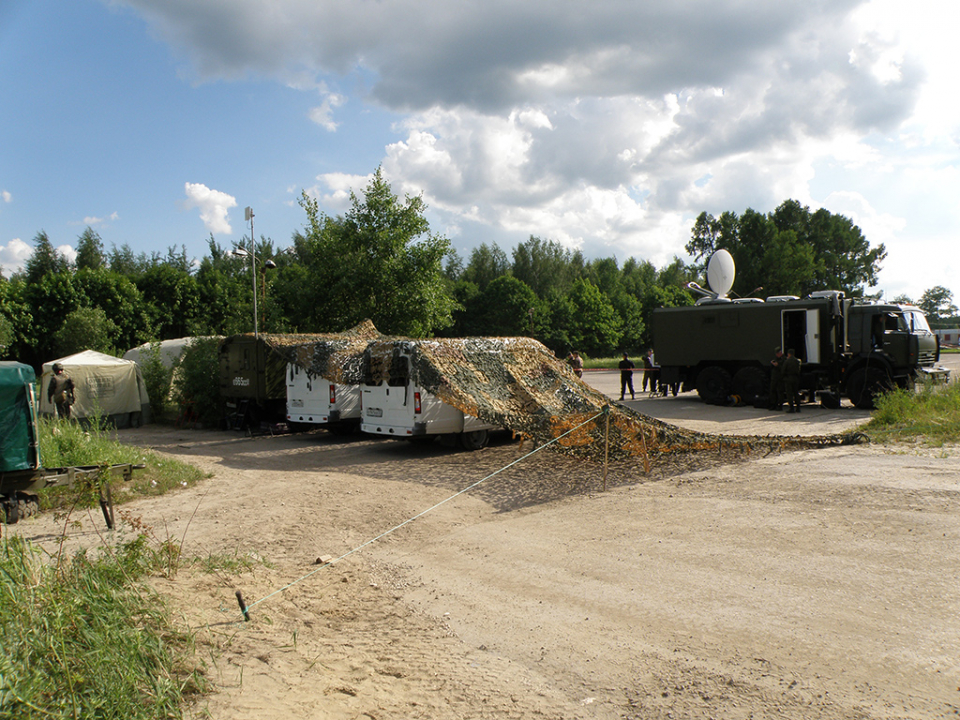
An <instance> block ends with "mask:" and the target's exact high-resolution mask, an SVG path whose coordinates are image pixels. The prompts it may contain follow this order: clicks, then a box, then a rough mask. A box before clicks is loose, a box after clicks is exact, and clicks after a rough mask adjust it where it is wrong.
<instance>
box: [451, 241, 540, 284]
mask: <svg viewBox="0 0 960 720" xmlns="http://www.w3.org/2000/svg"><path fill="white" fill-rule="evenodd" d="M509 272H510V260H509V259H508V258H507V254H506V253H505V252H504V251H503V250H501V249H500V248H499V247H498V246H497V245H496V244H494V245H487V244H486V243H482V244H481V245H480V246H479V247H475V248H474V249H473V250H472V251H471V252H470V262H469V263H467V266H466V268H464V270H463V274H462V275H461V276H460V278H461V279H462V280H466V281H467V282H472V283H474V284H475V285H476V286H477V288H478V289H479V290H480V291H481V292H482V291H483V290H486V289H487V286H488V285H489V284H490V283H492V282H493V281H494V280H496V279H497V278H499V277H501V276H503V275H506V274H507V273H509ZM528 287H529V286H528Z"/></svg>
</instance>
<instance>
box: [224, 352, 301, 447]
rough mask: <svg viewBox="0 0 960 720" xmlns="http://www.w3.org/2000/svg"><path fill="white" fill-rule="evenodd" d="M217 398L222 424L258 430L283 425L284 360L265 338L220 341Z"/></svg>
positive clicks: (285, 407) (285, 396)
mask: <svg viewBox="0 0 960 720" xmlns="http://www.w3.org/2000/svg"><path fill="white" fill-rule="evenodd" d="M219 357H220V397H221V398H223V401H224V407H225V415H224V424H225V425H226V426H227V427H228V428H231V429H237V430H240V429H247V428H248V429H251V430H256V429H259V427H260V424H261V423H262V422H267V423H274V422H282V421H283V420H284V419H285V418H286V412H287V384H286V372H287V361H286V359H284V358H283V357H282V356H281V355H280V354H279V353H277V351H276V350H275V349H274V348H273V347H272V346H271V345H270V344H269V343H267V342H266V340H265V336H264V335H254V334H252V333H246V334H243V335H231V336H229V337H226V338H224V339H223V340H221V341H220V356H219Z"/></svg>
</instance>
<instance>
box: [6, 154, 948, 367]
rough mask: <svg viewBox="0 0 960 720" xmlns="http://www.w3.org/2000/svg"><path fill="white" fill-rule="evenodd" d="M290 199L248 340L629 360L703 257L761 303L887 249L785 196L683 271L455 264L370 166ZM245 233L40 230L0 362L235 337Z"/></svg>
mask: <svg viewBox="0 0 960 720" xmlns="http://www.w3.org/2000/svg"><path fill="white" fill-rule="evenodd" d="M301 206H302V207H303V209H304V212H305V215H306V222H305V224H304V227H303V228H302V229H301V230H298V231H296V232H295V233H294V235H293V244H292V245H291V246H290V247H288V248H285V249H283V250H280V249H279V248H278V247H276V246H275V244H274V242H273V241H272V240H270V239H268V238H264V237H261V238H260V240H259V241H258V242H257V244H256V258H257V261H256V264H255V275H254V276H253V277H255V278H256V280H255V282H256V284H257V296H258V298H257V299H258V303H257V311H258V326H259V329H260V331H261V332H268V333H317V332H337V331H341V330H345V329H347V328H349V327H352V326H354V325H356V324H357V323H358V322H360V321H362V320H364V319H367V318H369V319H370V320H372V321H373V323H374V324H375V325H376V327H377V328H378V329H379V330H380V331H381V332H384V333H386V334H391V335H402V336H411V337H430V336H446V337H465V336H512V335H525V336H529V337H534V338H536V339H538V340H540V341H541V342H543V343H544V344H545V345H546V346H547V347H549V348H550V349H551V350H553V351H554V352H556V353H557V354H558V355H561V356H562V355H565V354H566V353H568V352H569V351H570V350H573V349H576V350H579V351H580V352H582V353H585V354H586V355H588V356H611V355H614V354H618V353H620V352H629V353H631V354H638V353H640V352H641V351H642V350H643V349H644V348H645V347H648V346H649V345H650V344H651V337H650V331H649V327H650V324H649V319H650V314H651V313H652V311H653V310H654V309H655V308H658V307H666V306H680V305H688V304H692V303H693V302H694V299H695V298H694V297H693V296H692V295H691V293H690V292H689V291H688V290H687V289H686V285H687V283H688V282H690V281H701V278H702V276H703V272H704V267H705V262H706V260H707V259H708V257H709V255H710V253H711V252H713V251H714V250H716V249H719V248H726V249H727V250H729V251H730V252H731V254H732V255H733V257H734V259H735V261H736V263H737V282H736V286H735V290H738V291H739V292H741V293H743V294H745V295H746V294H752V288H758V290H757V291H756V292H758V293H759V287H760V286H763V288H764V292H763V293H760V295H772V294H795V295H801V294H805V293H807V292H809V291H810V290H817V289H841V290H844V291H845V292H847V294H848V295H851V296H858V295H862V294H863V291H864V287H865V286H866V285H872V284H873V283H874V282H875V280H876V274H877V272H878V270H879V265H880V263H881V262H882V260H883V259H884V257H885V255H886V251H885V249H884V248H883V246H882V245H880V246H879V247H877V248H871V247H870V246H869V244H868V243H867V241H866V240H865V238H863V236H862V234H861V233H860V230H859V228H857V227H856V226H855V225H853V224H852V223H851V222H850V221H849V220H848V219H846V218H844V217H842V216H839V215H831V214H830V213H828V212H826V211H823V210H818V211H816V212H814V213H811V212H810V211H809V209H808V208H806V207H804V206H802V205H800V203H798V202H796V201H792V200H791V201H787V202H785V203H783V205H781V206H780V207H779V208H777V210H776V211H775V212H773V213H770V214H769V215H762V214H760V213H757V212H755V211H753V210H747V211H746V212H745V213H743V215H740V216H738V215H736V214H734V213H724V214H723V215H721V216H720V217H719V218H713V217H712V216H710V215H707V214H705V213H704V214H701V216H700V217H699V218H698V219H697V222H696V224H695V225H694V227H693V230H692V237H691V240H690V242H689V243H688V244H687V247H686V249H687V252H689V253H690V255H691V256H692V257H694V259H695V262H694V263H692V264H687V263H685V262H684V261H682V260H681V259H680V258H674V260H673V262H672V263H670V264H669V265H667V266H665V267H661V268H657V267H655V266H654V265H653V264H652V263H650V262H649V261H646V260H638V259H636V258H632V257H631V258H628V259H627V260H626V261H624V262H623V263H622V264H621V263H620V262H618V260H617V259H616V258H601V259H594V260H587V259H586V258H584V256H583V255H582V253H581V252H580V251H578V250H569V249H566V248H564V247H563V246H562V245H561V244H560V243H558V242H555V241H552V240H548V239H542V238H539V237H535V236H531V237H530V238H529V239H528V240H527V241H526V242H523V243H520V244H519V245H517V246H516V247H515V248H513V249H512V251H511V252H510V253H509V254H508V253H507V252H506V251H504V250H503V249H501V248H500V247H499V246H497V245H496V244H482V245H480V246H479V247H477V248H475V249H474V250H472V251H471V252H470V254H469V257H468V258H461V257H460V256H459V255H458V254H457V253H456V252H455V251H454V250H453V248H452V247H451V244H450V241H449V240H448V239H447V238H446V237H444V236H442V235H438V234H436V233H434V232H432V231H431V230H430V227H429V224H428V222H427V220H426V218H425V210H426V208H425V205H424V203H423V200H422V198H420V197H409V196H407V197H405V198H400V197H398V196H397V195H395V194H394V193H393V191H392V189H391V187H390V185H389V183H388V182H387V181H386V180H385V179H384V178H383V176H382V173H381V171H380V170H379V169H378V170H377V171H376V173H375V174H374V176H373V178H372V180H371V181H370V183H369V184H368V186H367V187H366V188H365V189H364V190H363V192H362V193H361V194H359V195H357V194H351V205H350V209H349V210H348V211H347V212H346V213H345V214H343V215H339V216H335V217H333V216H329V215H326V214H324V213H322V212H320V210H319V208H318V205H317V203H316V201H315V200H313V199H311V198H310V197H308V196H307V195H306V194H304V195H303V196H302V197H301ZM250 240H251V239H250V238H249V237H247V238H244V239H243V240H242V241H240V242H239V243H238V244H236V245H233V246H231V247H223V246H221V245H220V244H219V243H217V242H216V241H215V240H214V238H213V237H212V236H211V237H210V239H209V242H208V248H209V249H208V253H207V254H206V255H205V256H204V257H203V258H202V259H200V260H199V261H195V260H193V259H191V258H189V257H188V256H187V254H186V249H185V248H180V249H176V248H171V249H169V250H168V251H167V253H166V254H165V255H161V254H159V253H154V254H151V255H147V254H139V255H137V254H135V253H134V252H133V251H132V250H131V249H130V248H129V246H127V245H124V246H122V247H120V248H116V247H114V248H113V249H111V250H109V251H107V250H105V249H104V247H103V243H102V240H101V238H100V237H99V235H98V234H97V233H96V232H94V231H93V230H92V229H91V228H87V229H86V230H85V231H84V232H83V234H82V235H81V236H80V237H79V239H78V243H77V255H76V260H75V262H73V263H70V262H68V261H67V259H66V258H65V257H64V256H63V255H62V254H60V253H58V252H57V251H56V249H55V248H54V246H53V244H52V242H51V241H50V239H49V237H48V236H47V234H46V233H45V232H42V231H41V232H40V233H39V234H38V235H37V236H36V238H35V240H34V243H35V249H34V252H33V254H32V256H31V257H30V259H29V261H28V262H27V264H26V267H25V268H24V269H23V270H22V271H20V272H18V273H16V274H14V275H13V276H12V277H11V278H9V279H2V278H0V348H2V350H0V353H2V357H4V358H6V359H16V360H20V361H21V362H26V363H29V364H32V365H34V366H35V367H39V365H40V364H42V363H43V362H46V361H49V360H50V359H52V358H55V357H61V356H64V355H68V354H71V353H73V352H79V351H81V350H84V349H95V350H99V351H101V352H107V353H111V354H117V355H120V354H122V353H123V352H125V351H126V350H128V349H130V348H132V347H136V346H138V345H140V344H142V343H144V342H148V341H156V340H165V339H170V338H179V337H189V336H210V335H233V334H237V333H243V332H251V331H252V330H253V294H254V291H253V281H252V276H251V260H250V256H249V254H247V255H245V256H244V255H242V254H237V252H236V251H238V250H242V251H246V252H247V253H249V252H250V250H251V249H252V248H251V245H250ZM745 288H750V289H745ZM940 289H941V290H942V288H940ZM951 299H952V297H951V296H949V292H948V293H947V296H946V301H945V304H944V303H943V302H941V304H940V306H938V307H939V308H940V309H949V307H950V300H951ZM939 300H941V301H943V300H944V298H943V296H942V295H941V296H940V297H939ZM953 311H954V312H955V311H956V308H953Z"/></svg>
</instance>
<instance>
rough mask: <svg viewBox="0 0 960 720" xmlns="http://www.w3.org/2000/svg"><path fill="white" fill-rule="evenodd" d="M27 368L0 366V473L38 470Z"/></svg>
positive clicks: (10, 364) (30, 373)
mask: <svg viewBox="0 0 960 720" xmlns="http://www.w3.org/2000/svg"><path fill="white" fill-rule="evenodd" d="M36 379H37V378H36V373H34V371H33V368H32V367H30V366H29V365H24V364H23V363H19V362H11V361H4V362H0V473H4V472H14V471H17V470H35V469H36V468H38V467H40V455H39V449H38V447H37V439H36V438H37V435H36V417H35V409H34V408H35V405H34V402H33V386H34V382H36Z"/></svg>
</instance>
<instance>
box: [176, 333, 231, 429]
mask: <svg viewBox="0 0 960 720" xmlns="http://www.w3.org/2000/svg"><path fill="white" fill-rule="evenodd" d="M219 348H220V341H219V340H218V339H217V338H194V339H193V340H191V341H190V344H189V345H187V347H186V348H184V350H183V355H182V356H181V357H180V365H179V367H178V368H177V373H176V375H177V379H176V383H175V389H174V395H175V397H176V400H177V402H178V403H179V404H180V405H181V406H188V407H191V408H193V411H194V412H195V413H196V414H197V417H198V418H199V419H200V421H201V422H202V423H204V424H206V425H214V426H216V425H217V424H218V423H219V422H220V419H221V418H222V417H223V407H222V405H223V403H222V400H221V399H220V365H219V362H220V357H219V355H220V354H219Z"/></svg>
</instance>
